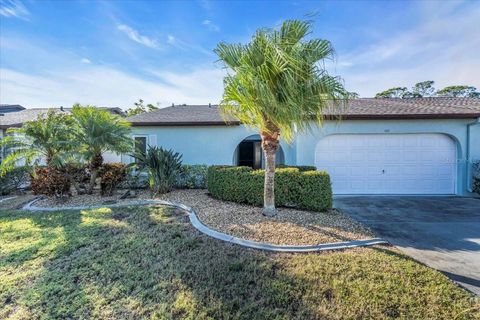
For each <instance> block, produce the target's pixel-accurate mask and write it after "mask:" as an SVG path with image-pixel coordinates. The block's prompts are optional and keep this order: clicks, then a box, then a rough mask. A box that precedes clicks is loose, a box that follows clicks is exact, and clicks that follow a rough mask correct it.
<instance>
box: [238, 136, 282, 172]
mask: <svg viewBox="0 0 480 320" xmlns="http://www.w3.org/2000/svg"><path fill="white" fill-rule="evenodd" d="M233 159H234V160H233V164H234V165H237V166H246V167H251V168H253V169H262V168H265V156H264V154H263V150H262V140H261V138H260V135H258V134H254V135H251V136H249V137H247V138H245V139H244V140H243V141H241V142H240V143H239V144H238V146H237V148H236V149H235V152H234V155H233ZM275 160H276V164H283V163H284V154H283V150H282V147H281V146H278V151H277V154H276V159H275Z"/></svg>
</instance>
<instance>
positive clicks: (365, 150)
mask: <svg viewBox="0 0 480 320" xmlns="http://www.w3.org/2000/svg"><path fill="white" fill-rule="evenodd" d="M455 159H456V147H455V142H454V141H453V140H452V139H450V138H449V137H448V136H445V135H441V134H361V135H332V136H328V137H326V138H324V139H322V140H320V141H319V143H318V144H317V148H316V150H315V164H316V166H317V168H318V169H319V170H324V169H325V170H326V171H327V172H329V173H330V176H331V180H332V187H333V191H334V193H337V194H369V193H370V194H379V193H380V194H453V193H455V176H456V163H455Z"/></svg>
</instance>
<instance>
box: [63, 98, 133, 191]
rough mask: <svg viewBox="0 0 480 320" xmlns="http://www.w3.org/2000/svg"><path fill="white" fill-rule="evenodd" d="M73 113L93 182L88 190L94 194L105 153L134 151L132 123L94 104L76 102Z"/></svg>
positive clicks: (76, 132) (76, 136)
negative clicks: (131, 131) (84, 105)
mask: <svg viewBox="0 0 480 320" xmlns="http://www.w3.org/2000/svg"><path fill="white" fill-rule="evenodd" d="M72 115H73V118H74V120H75V122H76V130H75V133H74V135H75V138H74V139H75V141H76V143H78V146H79V148H80V152H81V153H82V154H83V155H84V156H85V158H86V159H87V161H88V165H89V169H90V183H89V185H88V187H87V193H88V194H92V193H93V188H94V187H95V181H96V179H97V176H98V170H99V169H100V167H101V166H102V164H103V157H102V153H104V152H107V151H111V152H117V153H123V152H125V153H126V152H130V151H131V149H132V148H133V142H132V139H131V138H130V123H129V122H127V121H125V120H124V119H122V118H120V117H118V116H115V115H113V114H111V113H109V112H108V111H106V110H101V109H98V108H95V107H93V106H86V107H82V106H80V105H74V106H73V109H72Z"/></svg>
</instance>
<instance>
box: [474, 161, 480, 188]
mask: <svg viewBox="0 0 480 320" xmlns="http://www.w3.org/2000/svg"><path fill="white" fill-rule="evenodd" d="M472 171H473V172H472V174H473V181H472V183H473V192H475V193H478V194H480V161H475V162H474V163H473V165H472Z"/></svg>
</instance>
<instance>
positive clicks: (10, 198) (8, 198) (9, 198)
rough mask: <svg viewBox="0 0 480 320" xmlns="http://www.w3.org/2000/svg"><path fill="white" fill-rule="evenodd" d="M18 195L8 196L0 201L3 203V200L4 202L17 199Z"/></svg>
mask: <svg viewBox="0 0 480 320" xmlns="http://www.w3.org/2000/svg"><path fill="white" fill-rule="evenodd" d="M16 197H17V196H13V197H7V198H3V199H0V203H2V202H4V201H8V200H12V199H15V198H16Z"/></svg>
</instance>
